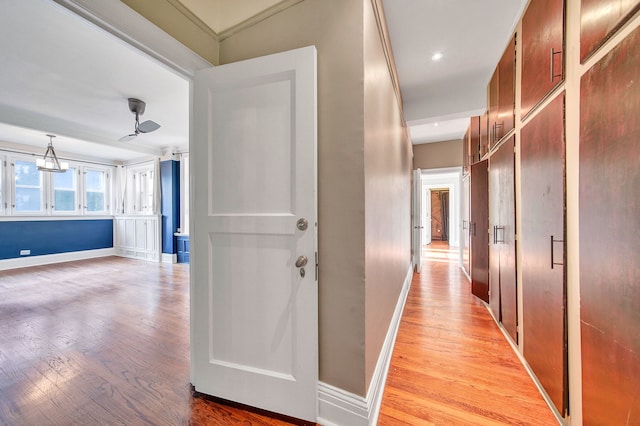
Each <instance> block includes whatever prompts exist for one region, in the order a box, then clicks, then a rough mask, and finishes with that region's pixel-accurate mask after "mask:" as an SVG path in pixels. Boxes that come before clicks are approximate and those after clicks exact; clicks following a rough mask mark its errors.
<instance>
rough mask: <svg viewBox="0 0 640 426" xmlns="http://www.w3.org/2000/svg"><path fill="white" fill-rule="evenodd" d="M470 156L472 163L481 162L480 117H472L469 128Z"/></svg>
mask: <svg viewBox="0 0 640 426" xmlns="http://www.w3.org/2000/svg"><path fill="white" fill-rule="evenodd" d="M469 146H470V149H469V155H471V163H477V162H478V161H480V117H471V125H470V126H469Z"/></svg>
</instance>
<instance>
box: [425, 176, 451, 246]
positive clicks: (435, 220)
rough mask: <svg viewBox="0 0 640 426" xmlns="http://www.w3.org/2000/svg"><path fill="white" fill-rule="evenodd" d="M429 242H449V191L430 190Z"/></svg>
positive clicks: (445, 189) (446, 189)
mask: <svg viewBox="0 0 640 426" xmlns="http://www.w3.org/2000/svg"><path fill="white" fill-rule="evenodd" d="M429 192H430V193H431V197H430V198H431V200H430V202H431V241H445V242H447V243H448V242H449V189H448V188H444V189H432V190H430V191H429Z"/></svg>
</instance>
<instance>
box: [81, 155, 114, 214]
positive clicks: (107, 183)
mask: <svg viewBox="0 0 640 426" xmlns="http://www.w3.org/2000/svg"><path fill="white" fill-rule="evenodd" d="M89 171H91V172H101V173H104V202H105V206H104V207H105V210H102V211H88V210H87V186H86V179H87V172H89ZM112 174H113V168H112V167H105V166H98V165H93V164H92V165H86V166H84V167H82V184H81V185H80V186H81V188H82V189H81V191H82V198H81V199H82V213H83V214H84V215H87V216H105V215H111V205H112V204H113V203H112V201H111V192H112V191H111V185H112V183H111V181H112V179H111V177H112Z"/></svg>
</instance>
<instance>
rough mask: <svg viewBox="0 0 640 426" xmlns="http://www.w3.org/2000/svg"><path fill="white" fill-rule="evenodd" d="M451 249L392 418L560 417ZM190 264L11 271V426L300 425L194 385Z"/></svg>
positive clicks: (4, 337)
mask: <svg viewBox="0 0 640 426" xmlns="http://www.w3.org/2000/svg"><path fill="white" fill-rule="evenodd" d="M433 246H435V247H436V248H437V247H438V244H436V243H434V245H433ZM450 256H451V255H450V253H449V252H448V251H447V250H446V248H445V247H442V250H434V251H429V252H426V253H425V265H424V267H423V273H422V274H421V275H419V276H417V275H416V276H414V281H413V284H412V289H411V292H410V294H409V298H408V301H407V306H406V308H405V313H404V317H403V320H402V324H401V327H400V331H399V334H398V341H397V343H396V346H395V350H394V355H393V360H392V363H391V368H390V372H389V377H388V379H387V386H386V389H385V393H384V399H383V403H382V409H381V413H380V417H379V421H378V424H379V425H404V424H410V425H428V424H438V425H440V424H453V425H461V424H474V425H478V424H521V425H527V424H535V425H544V424H555V421H554V418H553V417H552V416H551V414H550V411H549V410H548V408H547V407H546V405H545V404H544V402H543V401H542V398H541V397H540V395H539V394H538V392H537V390H536V389H535V387H534V386H533V383H532V382H531V379H530V378H529V377H528V376H527V375H526V373H525V371H524V368H523V367H522V366H521V365H520V363H519V362H518V359H517V358H516V356H515V354H513V352H512V350H511V348H510V347H509V346H508V344H507V342H506V341H505V340H504V337H503V336H502V334H501V333H500V332H499V331H498V328H497V326H496V325H495V323H493V321H492V319H491V318H490V316H489V314H488V312H487V310H486V308H485V307H484V306H483V305H482V303H481V302H479V300H478V299H475V298H474V297H473V296H471V295H470V288H469V283H468V282H467V281H466V279H464V278H463V276H462V275H461V273H460V270H459V268H458V266H457V263H450V262H449V258H450ZM456 262H457V261H456ZM188 273H189V271H188V266H187V265H164V264H158V263H152V262H144V261H136V260H131V259H123V258H117V257H108V258H102V259H95V260H88V261H79V262H69V263H62V264H57V265H50V266H41V267H34V268H28V269H17V270H12V271H4V272H0V425H76V424H78V425H90V424H109V425H111V424H122V425H184V424H193V425H229V424H232V425H234V424H244V425H287V424H290V423H288V422H286V421H284V420H279V419H274V418H270V417H267V416H263V415H261V414H258V413H254V412H249V411H244V410H242V409H240V408H236V407H231V406H228V405H223V404H219V403H216V402H213V401H210V400H208V399H205V398H202V397H199V396H197V395H193V392H192V390H191V387H190V385H189V294H188V291H189V289H188Z"/></svg>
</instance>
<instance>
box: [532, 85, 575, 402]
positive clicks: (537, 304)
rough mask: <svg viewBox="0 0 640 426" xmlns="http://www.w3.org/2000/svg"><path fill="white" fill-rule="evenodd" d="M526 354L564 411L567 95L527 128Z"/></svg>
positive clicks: (535, 371)
mask: <svg viewBox="0 0 640 426" xmlns="http://www.w3.org/2000/svg"><path fill="white" fill-rule="evenodd" d="M521 137H522V139H521V142H520V162H521V163H520V164H521V166H520V170H521V176H522V183H521V188H522V192H521V193H522V212H521V217H522V234H521V238H520V248H521V250H522V309H523V312H522V315H523V324H522V330H523V333H524V356H525V358H526V359H527V362H528V363H529V365H530V366H531V369H532V370H533V371H534V373H535V374H536V377H537V378H538V380H539V381H540V383H541V384H542V386H543V387H544V389H545V390H546V391H547V394H548V395H549V397H550V398H551V400H552V401H553V403H554V405H555V406H556V408H557V409H558V411H559V412H560V413H564V411H565V409H566V406H567V405H566V404H567V383H566V374H567V364H566V351H565V347H566V346H565V345H566V342H567V340H566V339H567V336H566V286H565V269H564V266H563V264H564V263H565V258H564V257H565V256H564V253H565V249H564V247H565V244H564V240H565V237H564V236H565V227H564V222H565V215H564V211H565V209H564V207H565V199H564V187H565V185H564V158H565V148H564V95H561V96H558V97H557V98H556V99H554V100H553V101H552V102H551V103H550V104H549V105H547V106H546V107H545V108H544V109H543V110H542V111H540V112H539V113H538V115H536V116H535V117H534V118H533V119H532V120H531V121H530V122H529V123H527V125H526V126H525V127H524V128H523V129H522V132H521Z"/></svg>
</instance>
